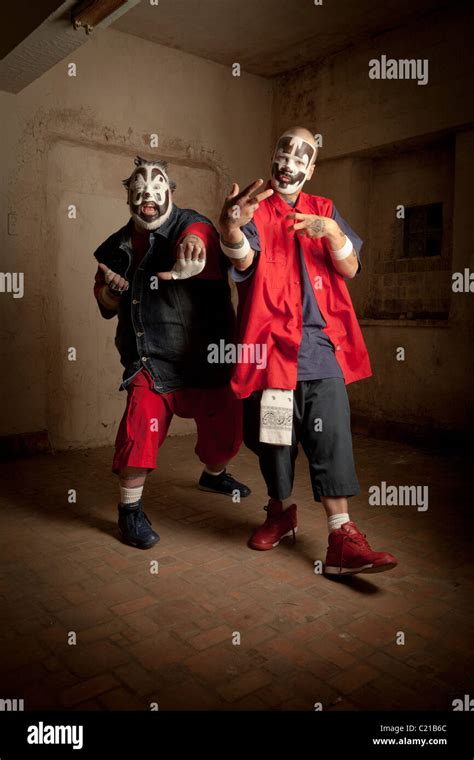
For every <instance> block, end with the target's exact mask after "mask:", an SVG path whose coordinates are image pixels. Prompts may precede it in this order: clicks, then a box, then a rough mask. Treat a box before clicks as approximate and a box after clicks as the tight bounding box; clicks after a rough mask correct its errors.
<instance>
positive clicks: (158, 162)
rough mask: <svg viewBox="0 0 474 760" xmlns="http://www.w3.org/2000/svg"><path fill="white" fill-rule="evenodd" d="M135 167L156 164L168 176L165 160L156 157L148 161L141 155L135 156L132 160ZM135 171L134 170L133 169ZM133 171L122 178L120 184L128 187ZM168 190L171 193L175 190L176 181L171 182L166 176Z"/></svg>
mask: <svg viewBox="0 0 474 760" xmlns="http://www.w3.org/2000/svg"><path fill="white" fill-rule="evenodd" d="M134 164H135V167H138V166H157V167H158V168H159V169H161V170H162V171H163V172H164V173H165V174H166V176H167V177H168V162H167V161H161V160H159V159H156V160H155V161H148V159H146V158H142V157H141V156H137V157H136V158H135V161H134ZM134 171H135V170H134ZM134 171H133V172H132V173H131V175H130V177H127V179H123V180H122V185H123V186H124V187H126V188H127V190H128V188H129V187H130V181H131V179H132V176H133V174H134ZM168 181H169V185H170V190H171V192H172V193H174V191H175V190H176V182H173V181H172V180H170V179H169V178H168Z"/></svg>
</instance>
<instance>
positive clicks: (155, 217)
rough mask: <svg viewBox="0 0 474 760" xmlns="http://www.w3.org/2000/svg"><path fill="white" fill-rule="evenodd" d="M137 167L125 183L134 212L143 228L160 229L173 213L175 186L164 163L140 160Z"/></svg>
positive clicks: (128, 200) (137, 160)
mask: <svg viewBox="0 0 474 760" xmlns="http://www.w3.org/2000/svg"><path fill="white" fill-rule="evenodd" d="M135 165H136V167H137V168H136V169H135V171H134V172H133V173H132V175H131V176H130V177H129V178H128V179H127V180H125V181H124V185H125V187H126V188H127V191H128V198H127V203H128V205H129V207H130V213H131V215H132V217H133V219H134V220H135V222H136V223H137V225H139V226H140V227H143V229H145V230H156V229H157V228H158V227H161V225H162V224H163V223H164V222H165V221H166V220H167V219H168V217H169V215H170V214H171V210H172V207H173V201H172V200H171V191H172V188H173V187H174V183H171V182H170V180H169V179H168V174H167V166H166V163H165V162H164V161H157V162H153V161H146V160H145V159H142V158H139V157H137V159H136V160H135Z"/></svg>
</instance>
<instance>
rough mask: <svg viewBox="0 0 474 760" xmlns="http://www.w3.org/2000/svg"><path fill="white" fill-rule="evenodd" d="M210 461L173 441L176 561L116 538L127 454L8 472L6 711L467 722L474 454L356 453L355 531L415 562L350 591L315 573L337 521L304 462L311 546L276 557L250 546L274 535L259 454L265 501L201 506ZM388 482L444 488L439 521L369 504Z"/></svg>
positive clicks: (171, 545) (3, 518)
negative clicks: (356, 713)
mask: <svg viewBox="0 0 474 760" xmlns="http://www.w3.org/2000/svg"><path fill="white" fill-rule="evenodd" d="M193 449H194V440H193V437H192V436H185V437H178V438H171V439H169V440H168V441H167V442H166V445H165V447H164V448H163V450H162V452H161V455H160V462H159V465H160V466H159V470H157V471H156V472H155V473H154V474H153V475H152V476H151V477H150V479H149V483H148V487H147V490H146V494H145V496H146V499H145V506H146V510H147V512H148V514H149V516H150V517H151V518H152V520H153V523H154V526H155V527H156V528H157V529H158V530H159V532H160V534H161V543H160V544H158V546H157V547H155V548H154V549H152V550H151V551H148V552H141V551H137V550H134V549H131V548H129V547H127V546H124V545H123V544H121V543H120V542H119V541H118V540H117V537H116V527H115V525H116V502H117V497H116V481H115V477H114V476H113V475H112V474H111V472H110V460H111V450H110V449H96V450H89V451H74V452H69V453H62V454H57V455H54V456H53V455H43V456H39V457H36V458H31V459H23V460H18V461H15V462H8V463H3V464H2V465H1V466H0V476H1V480H2V487H1V490H0V502H1V511H0V552H1V581H0V594H1V613H0V614H1V618H0V623H1V627H0V653H1V654H0V697H2V698H7V697H17V698H23V699H24V700H25V709H26V710H28V709H39V708H44V709H48V708H51V709H67V710H70V709H72V710H76V709H90V710H115V709H117V710H120V709H138V710H140V709H150V704H151V703H157V704H158V706H159V709H160V710H168V709H177V710H180V709H197V710H208V709H218V710H240V709H247V710H274V709H277V710H312V709H313V705H314V704H315V703H316V702H321V703H322V705H323V709H324V710H341V709H355V710H360V709H374V708H378V709H429V708H435V709H451V703H452V700H453V699H456V698H462V697H463V695H464V694H466V693H467V694H469V688H470V686H472V673H473V668H472V665H473V660H474V656H473V653H472V649H471V643H472V626H473V619H472V615H471V604H470V601H471V600H472V593H471V592H472V583H473V580H472V541H471V531H470V524H469V520H470V512H471V506H472V499H470V497H469V491H468V486H467V483H468V480H467V472H468V466H469V465H468V463H467V462H465V461H463V459H462V457H461V456H460V455H451V456H450V457H447V456H446V454H444V455H443V456H441V455H440V454H436V453H432V452H428V451H422V450H417V449H414V448H412V447H410V446H408V445H402V444H399V443H391V442H384V441H379V440H371V439H369V438H364V437H361V436H356V437H355V450H356V461H357V465H358V472H359V477H360V481H361V488H362V491H361V495H360V496H358V497H356V498H354V499H352V501H351V508H352V509H351V515H352V517H353V518H354V519H355V520H356V521H357V523H358V525H359V526H360V527H361V528H362V529H363V530H364V531H365V532H367V534H368V537H369V540H370V541H371V543H372V545H373V546H374V548H380V549H382V548H386V549H388V550H390V551H392V552H393V553H395V554H396V555H397V556H398V557H399V560H400V564H399V566H398V567H397V568H396V569H395V570H393V571H391V572H389V573H386V574H381V575H372V576H370V575H366V576H358V577H355V578H353V579H347V580H345V581H343V582H341V581H334V580H333V581H330V580H327V579H325V578H324V577H323V576H321V575H316V574H315V573H314V572H313V563H314V561H315V560H316V559H321V560H323V559H324V556H325V549H326V538H327V536H326V521H325V517H324V515H323V511H322V508H321V506H320V505H315V504H314V502H312V499H311V494H310V488H309V480H308V475H307V467H306V462H305V460H304V456H303V455H300V458H299V460H298V472H297V477H296V489H295V497H296V501H297V503H298V504H299V515H300V526H301V527H300V532H299V534H298V541H297V544H296V546H293V545H291V543H286V544H284V545H283V544H282V545H281V546H280V547H279V548H278V549H275V550H274V551H271V552H263V553H259V552H254V551H251V550H249V549H248V548H247V546H246V540H247V538H248V535H249V532H250V530H251V528H252V526H254V525H256V524H257V523H259V522H260V521H261V520H262V519H263V518H264V512H263V511H262V506H263V504H264V503H265V490H264V487H263V484H262V481H261V478H260V474H259V471H258V468H257V464H256V460H255V459H254V457H253V455H252V454H250V452H248V451H246V450H245V449H242V452H241V453H240V455H239V457H238V458H237V460H236V461H235V462H234V463H233V465H232V467H231V471H232V472H233V473H234V474H236V475H238V476H239V477H240V478H241V479H242V480H244V481H245V482H247V483H248V484H249V485H250V486H251V488H252V489H253V494H252V495H251V496H250V497H249V498H248V499H246V500H243V501H242V503H241V504H233V503H232V501H231V500H230V499H227V498H225V497H221V496H217V495H213V494H207V493H204V492H201V491H199V490H198V489H197V488H196V482H197V480H198V477H199V473H200V469H201V468H200V465H199V462H198V461H197V459H196V457H195V455H194V453H193ZM381 480H385V481H386V482H387V483H389V484H396V485H397V484H402V485H407V484H408V485H409V484H420V485H428V486H429V489H430V492H429V494H430V504H429V509H428V511H427V512H418V511H417V510H416V507H409V506H403V507H400V506H399V507H374V506H369V504H368V488H369V486H370V485H373V484H378V483H380V481H381ZM70 489H76V491H77V502H76V503H69V501H68V492H69V490H70ZM152 560H158V563H159V564H158V568H159V570H158V573H153V572H151V570H152V569H153V568H152V567H151V565H150V563H151V561H152ZM399 632H403V633H404V634H405V644H404V645H398V644H397V643H396V637H397V634H398V633H399ZM71 634H75V636H76V644H75V645H74V644H70V643H68V636H69V637H70V639H69V640H72V637H71ZM239 635H240V644H238V643H236V642H237V641H238V638H239ZM471 691H472V689H471Z"/></svg>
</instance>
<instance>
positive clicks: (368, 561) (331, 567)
mask: <svg viewBox="0 0 474 760" xmlns="http://www.w3.org/2000/svg"><path fill="white" fill-rule="evenodd" d="M397 564H398V561H397V560H396V559H395V557H394V556H393V554H388V552H374V551H373V550H372V549H371V548H370V546H369V544H368V542H367V540H366V538H365V533H361V532H360V530H358V528H356V526H355V525H354V523H353V522H352V521H349V522H346V523H344V524H343V525H342V526H341V527H340V528H339V529H338V530H333V531H332V532H331V533H330V534H329V546H328V551H327V555H326V564H325V567H324V572H325V574H326V575H351V574H352V575H353V574H355V573H383V572H384V571H385V570H391V569H392V568H393V567H395V566H396V565H397Z"/></svg>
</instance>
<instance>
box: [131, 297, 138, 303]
mask: <svg viewBox="0 0 474 760" xmlns="http://www.w3.org/2000/svg"><path fill="white" fill-rule="evenodd" d="M132 303H134V304H137V303H140V301H137V299H136V298H134V299H133V301H132Z"/></svg>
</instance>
